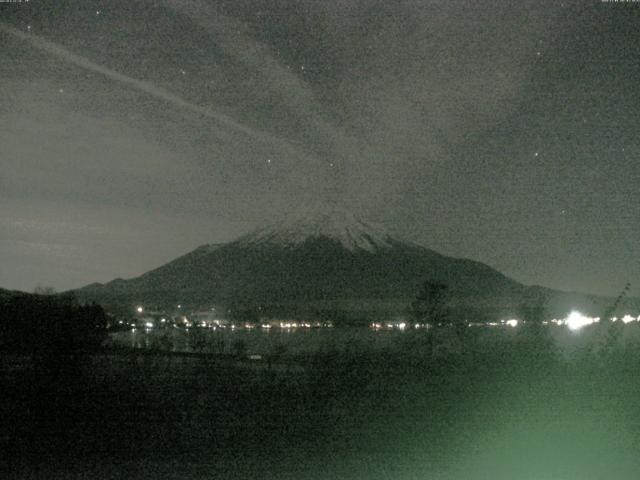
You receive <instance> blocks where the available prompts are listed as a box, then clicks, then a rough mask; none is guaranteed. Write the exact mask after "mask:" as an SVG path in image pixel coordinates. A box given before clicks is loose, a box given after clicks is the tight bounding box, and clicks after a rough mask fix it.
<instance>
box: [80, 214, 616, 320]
mask: <svg viewBox="0 0 640 480" xmlns="http://www.w3.org/2000/svg"><path fill="white" fill-rule="evenodd" d="M425 280H430V281H436V282H440V283H444V284H446V285H447V286H448V287H449V290H450V298H451V306H452V309H453V311H454V312H456V314H458V315H464V316H468V317H470V318H482V319H484V318H487V319H494V318H495V317H496V316H506V315H515V314H516V313H517V310H518V308H519V307H520V305H521V304H522V303H526V302H537V301H538V299H540V298H544V299H546V302H547V308H548V311H549V314H550V315H561V314H565V313H566V312H567V311H568V310H570V309H572V308H581V309H582V310H583V311H584V312H585V313H592V314H598V313H600V312H601V311H604V309H605V308H606V306H607V304H608V303H607V302H609V303H610V302H611V301H612V300H611V299H607V298H604V297H596V296H591V295H584V294H577V293H566V292H558V291H554V290H551V289H546V288H543V287H530V286H525V285H523V284H521V283H518V282H516V281H515V280H512V279H510V278H508V277H506V276H505V275H503V274H502V273H500V272H498V271H497V270H495V269H493V268H491V267H489V266H487V265H484V264H482V263H480V262H476V261H472V260H466V259H458V258H452V257H447V256H444V255H441V254H439V253H437V252H435V251H433V250H430V249H428V248H425V247H423V246H420V245H417V244H414V243H411V242H406V241H402V240H400V239H397V238H394V237H393V236H392V235H390V234H389V233H387V232H386V231H385V230H384V229H383V228H381V227H379V226H376V225H374V224H372V223H370V222H367V221H364V220H362V219H360V218H358V217H357V216H355V215H353V214H351V213H350V212H348V211H345V210H342V209H339V208H336V207H332V208H330V209H314V210H311V211H309V210H304V211H298V212H296V213H294V214H293V215H290V216H287V217H285V218H284V219H283V220H282V221H281V222H279V223H276V224H274V225H272V226H270V227H267V228H263V229H259V230H256V231H254V232H251V233H249V234H247V235H245V236H243V237H240V238H239V239H237V240H235V241H232V242H230V243H227V244H217V245H204V246H201V247H199V248H197V249H195V250H194V251H192V252H190V253H188V254H186V255H184V256H182V257H180V258H177V259H176V260H173V261H172V262H169V263H167V264H166V265H163V266H161V267H159V268H156V269H154V270H151V271H149V272H147V273H145V274H143V275H141V276H139V277H136V278H132V279H129V280H123V279H116V280H113V281H111V282H109V283H106V284H92V285H88V286H86V287H84V288H82V289H79V290H77V291H76V293H77V294H78V296H79V297H80V298H81V299H83V300H93V301H97V302H99V303H101V304H103V305H106V306H112V307H119V308H131V307H132V306H133V305H134V304H137V303H142V304H154V305H156V306H160V307H165V308H166V307H169V308H173V307H175V305H177V304H183V305H189V306H190V307H192V308H197V307H203V306H210V305H214V304H215V305H222V306H224V308H227V309H229V308H230V309H233V308H236V309H237V308H243V309H247V308H249V309H257V310H259V311H261V312H263V313H271V314H274V315H275V314H283V313H284V314H319V313H323V312H324V313H325V314H327V315H330V314H338V313H339V314H340V315H341V316H343V317H352V318H356V317H363V316H365V317H371V316H375V315H378V314H379V315H383V316H388V315H389V314H394V313H395V314H399V313H402V312H403V311H404V308H405V307H406V306H407V305H408V303H409V302H410V301H411V300H412V299H413V298H414V297H415V295H416V293H417V292H418V290H419V289H420V286H421V284H422V283H423V282H424V281H425Z"/></svg>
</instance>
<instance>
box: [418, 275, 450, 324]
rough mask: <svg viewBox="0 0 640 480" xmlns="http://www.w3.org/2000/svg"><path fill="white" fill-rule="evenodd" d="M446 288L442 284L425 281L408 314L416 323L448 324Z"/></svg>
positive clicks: (447, 293) (447, 295)
mask: <svg viewBox="0 0 640 480" xmlns="http://www.w3.org/2000/svg"><path fill="white" fill-rule="evenodd" d="M448 290H449V289H448V287H447V286H446V285H444V284H442V283H436V282H432V281H429V280H427V281H425V282H424V283H423V284H422V289H421V290H420V292H419V293H418V295H417V296H416V299H415V300H414V301H413V302H412V304H411V308H410V313H411V316H412V317H413V319H414V320H415V321H416V322H418V323H428V324H430V325H443V324H447V323H449V307H448V305H447V300H448V297H449V292H448Z"/></svg>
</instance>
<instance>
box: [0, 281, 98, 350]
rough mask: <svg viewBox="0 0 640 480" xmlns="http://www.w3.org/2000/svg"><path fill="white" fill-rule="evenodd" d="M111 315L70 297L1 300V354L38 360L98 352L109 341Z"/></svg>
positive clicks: (32, 296) (13, 296) (15, 296)
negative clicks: (108, 331) (98, 348)
mask: <svg viewBox="0 0 640 480" xmlns="http://www.w3.org/2000/svg"><path fill="white" fill-rule="evenodd" d="M106 328H107V315H106V313H105V311H104V310H103V308H102V307H101V306H100V305H97V304H87V305H83V304H80V303H79V302H78V300H77V299H76V298H75V296H73V295H70V294H61V295H52V294H47V295H42V294H26V293H13V294H11V295H3V296H1V297H0V351H3V352H10V353H18V354H27V355H32V356H38V357H50V356H61V355H74V354H77V353H82V352H88V351H92V350H95V349H96V348H97V347H98V346H99V345H100V344H101V343H102V342H103V340H104V339H105V338H106Z"/></svg>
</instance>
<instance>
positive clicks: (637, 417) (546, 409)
mask: <svg viewBox="0 0 640 480" xmlns="http://www.w3.org/2000/svg"><path fill="white" fill-rule="evenodd" d="M599 328H600V327H599ZM604 338H606V337H604ZM404 347H405V348H404V349H396V350H394V351H392V352H391V351H389V352H375V353H371V352H368V351H367V349H366V345H350V346H348V347H347V348H344V349H342V350H332V349H327V350H326V351H323V352H317V353H315V354H314V355H312V356H310V357H307V358H295V359H292V358H289V359H284V360H281V361H280V363H279V364H277V365H272V366H271V367H269V366H267V365H263V366H260V367H256V366H251V365H248V366H247V365H245V364H244V363H242V362H228V361H221V360H219V359H216V360H213V359H212V358H211V357H192V356H168V355H162V354H153V355H152V354H141V353H135V352H126V351H122V352H119V353H113V352H111V353H103V354H95V355H91V356H85V357H80V358H77V359H75V360H71V359H68V358H65V359H58V360H62V361H61V362H60V363H58V364H55V362H52V361H51V360H50V359H48V360H47V361H38V360H36V361H32V360H30V359H27V358H25V357H9V356H5V357H3V368H2V384H1V385H0V388H1V392H2V396H1V421H2V425H1V426H2V430H1V432H0V450H1V451H2V452H3V453H2V456H1V458H2V462H3V463H2V467H1V468H2V470H1V471H0V477H2V478H8V479H9V478H28V479H30V478H42V479H47V480H48V479H58V478H59V479H85V478H87V479H94V478H95V479H118V478H127V479H139V478H142V479H165V478H166V479H209V478H211V479H214V478H215V479H217V478H246V479H250V478H256V479H258V478H259V479H269V478H278V479H280V478H282V479H336V478H344V479H399V480H401V479H423V478H427V479H456V480H458V479H460V480H467V479H469V480H474V479H487V480H489V479H510V480H511V479H517V480H520V479H521V480H547V479H548V480H551V479H557V480H573V479H580V480H585V479H637V478H638V472H639V471H640V455H639V454H640V402H638V400H640V376H639V375H638V368H640V353H639V352H638V349H637V348H636V346H635V345H634V344H627V345H621V344H619V343H617V344H616V343H615V342H614V343H611V342H610V344H605V345H599V346H593V348H590V349H584V351H580V352H577V353H575V354H574V355H573V356H572V357H571V358H570V359H567V358H566V357H562V356H561V355H559V354H558V352H557V351H556V348H555V347H554V345H553V343H552V342H551V341H550V337H548V336H547V335H545V333H544V332H537V331H536V332H533V333H532V332H527V331H524V330H523V331H521V332H518V333H516V334H511V335H509V336H504V337H501V336H499V335H498V336H496V338H495V340H490V341H487V339H484V340H483V341H479V339H478V338H477V337H476V336H474V335H472V334H469V333H467V334H465V335H463V336H462V337H456V336H455V335H453V336H452V335H442V336H438V335H433V333H429V334H426V333H416V334H408V335H407V336H406V340H405V344H404ZM299 365H304V368H303V369H301V368H299Z"/></svg>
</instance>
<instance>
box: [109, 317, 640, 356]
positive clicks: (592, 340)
mask: <svg viewBox="0 0 640 480" xmlns="http://www.w3.org/2000/svg"><path fill="white" fill-rule="evenodd" d="M617 327H618V329H619V335H618V338H616V339H615V342H616V343H618V344H621V345H625V346H635V345H639V346H640V325H639V324H638V323H632V324H627V325H622V324H619V325H618V326H617ZM469 328H473V329H475V331H476V333H477V335H478V338H479V339H480V341H481V342H486V344H487V347H489V346H490V345H491V343H492V342H495V341H499V340H501V339H509V338H513V337H514V336H517V335H518V334H519V333H520V332H521V329H522V327H521V326H520V327H515V328H512V327H509V326H499V327H469ZM549 332H550V335H551V338H552V339H553V340H554V343H555V344H556V346H557V347H559V348H560V351H561V352H562V353H563V355H564V356H566V357H573V356H575V355H579V354H580V353H581V352H583V351H584V350H585V349H589V348H598V346H599V345H602V344H604V343H605V342H607V341H609V338H610V336H611V335H610V330H609V329H608V325H603V324H600V325H591V326H587V327H584V328H582V329H580V330H575V331H574V330H570V329H568V328H567V327H565V326H549ZM425 333H426V332H425V330H417V331H414V330H411V329H407V330H399V329H392V330H374V329H372V328H369V327H333V328H293V329H283V328H272V329H261V328H254V329H240V328H239V329H233V330H232V329H230V328H226V329H217V330H213V329H209V328H199V327H196V328H191V329H184V328H164V329H140V328H138V329H134V330H130V331H123V332H117V333H113V334H112V335H111V338H112V340H113V342H114V344H115V345H117V346H121V347H127V348H139V349H158V350H166V351H173V352H194V351H203V352H208V353H226V354H230V353H235V352H236V351H237V348H238V347H237V346H238V343H239V342H241V343H242V344H243V348H245V350H246V353H247V354H248V355H268V354H270V353H273V352H274V351H280V352H281V353H284V354H288V355H303V354H314V353H318V352H322V351H332V350H337V351H345V350H356V351H372V352H376V351H377V352H384V351H402V350H403V349H406V348H407V345H411V347H412V348H418V349H419V348H420V345H421V338H424V337H425ZM441 341H444V342H446V341H447V339H446V335H445V338H441Z"/></svg>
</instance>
